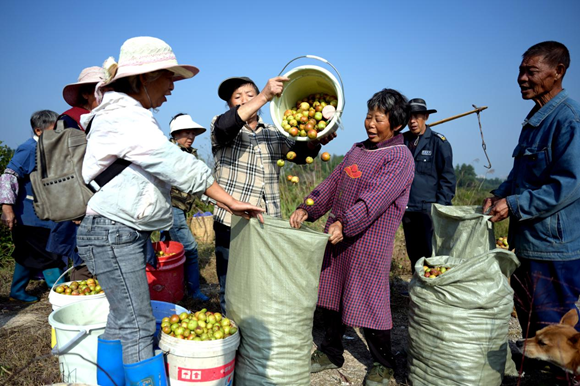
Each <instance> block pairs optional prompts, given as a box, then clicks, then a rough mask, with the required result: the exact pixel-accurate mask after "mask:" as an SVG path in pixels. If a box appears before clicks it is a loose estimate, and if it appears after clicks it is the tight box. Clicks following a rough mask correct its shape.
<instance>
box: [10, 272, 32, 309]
mask: <svg viewBox="0 0 580 386" xmlns="http://www.w3.org/2000/svg"><path fill="white" fill-rule="evenodd" d="M29 281H30V270H29V269H28V268H26V267H24V266H23V265H20V264H18V263H15V265H14V274H13V275H12V286H11V287H10V300H19V301H21V302H25V303H34V302H37V301H38V298H37V297H36V296H32V295H29V294H27V293H26V291H25V289H26V286H27V285H28V282H29Z"/></svg>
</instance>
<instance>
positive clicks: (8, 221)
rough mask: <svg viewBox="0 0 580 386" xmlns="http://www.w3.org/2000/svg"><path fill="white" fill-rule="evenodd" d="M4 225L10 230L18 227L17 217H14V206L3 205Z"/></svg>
mask: <svg viewBox="0 0 580 386" xmlns="http://www.w3.org/2000/svg"><path fill="white" fill-rule="evenodd" d="M2 224H4V225H5V226H6V227H8V229H9V230H12V228H14V225H16V216H15V215H14V209H13V208H12V205H8V204H4V205H2Z"/></svg>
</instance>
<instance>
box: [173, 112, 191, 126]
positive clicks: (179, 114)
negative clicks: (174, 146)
mask: <svg viewBox="0 0 580 386" xmlns="http://www.w3.org/2000/svg"><path fill="white" fill-rule="evenodd" d="M182 115H187V114H186V113H177V114H175V115H174V116H173V118H171V120H170V121H169V124H170V125H171V122H173V120H174V119H175V118H177V117H181V116H182Z"/></svg>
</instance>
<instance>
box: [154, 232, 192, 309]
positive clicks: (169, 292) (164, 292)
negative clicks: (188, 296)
mask: <svg viewBox="0 0 580 386" xmlns="http://www.w3.org/2000/svg"><path fill="white" fill-rule="evenodd" d="M153 249H154V250H155V252H159V251H162V252H163V253H164V255H162V256H158V257H157V259H158V261H159V262H158V264H157V269H154V268H153V267H152V266H151V265H149V264H147V269H146V270H147V282H148V283H149V293H150V294H151V300H159V301H162V302H169V303H177V302H178V301H180V300H181V299H183V296H184V295H185V286H184V280H183V264H184V263H185V251H184V250H183V245H182V244H181V243H178V242H176V241H160V242H157V243H153Z"/></svg>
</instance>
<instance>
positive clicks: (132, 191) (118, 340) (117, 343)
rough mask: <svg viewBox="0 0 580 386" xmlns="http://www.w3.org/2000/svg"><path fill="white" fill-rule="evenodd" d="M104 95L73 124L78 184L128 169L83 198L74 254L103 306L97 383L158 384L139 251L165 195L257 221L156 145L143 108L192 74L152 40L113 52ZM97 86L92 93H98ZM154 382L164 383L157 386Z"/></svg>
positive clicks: (161, 373) (164, 211)
mask: <svg viewBox="0 0 580 386" xmlns="http://www.w3.org/2000/svg"><path fill="white" fill-rule="evenodd" d="M104 67H105V71H106V74H105V76H106V80H105V82H104V86H106V87H108V89H109V90H110V91H107V92H105V93H104V95H103V101H102V102H101V104H100V105H99V106H97V107H96V108H95V109H94V110H93V111H91V113H90V114H87V115H84V116H83V117H82V118H81V123H82V124H83V126H85V127H87V126H88V124H89V122H91V129H90V132H89V134H88V136H87V140H88V143H87V150H86V154H85V158H84V162H83V178H84V180H85V182H86V183H87V184H89V183H90V184H91V185H93V186H94V182H93V179H94V178H95V177H96V176H98V175H99V174H100V173H101V172H102V171H103V170H105V169H106V168H107V167H108V166H109V165H111V164H112V163H113V162H115V160H116V159H124V160H126V161H128V162H130V165H129V166H128V167H126V168H125V169H123V170H122V171H121V172H120V174H118V175H117V176H115V177H114V178H113V179H112V180H110V181H109V182H108V183H107V184H106V185H104V186H103V187H101V188H100V189H99V187H98V186H97V187H95V188H97V189H99V190H98V191H97V192H96V193H95V194H94V195H93V196H92V197H91V199H90V201H89V202H88V206H87V214H86V216H85V217H84V219H83V221H82V223H81V225H80V227H79V230H78V233H77V245H78V249H79V255H80V256H81V258H82V259H83V260H84V261H85V263H86V264H87V267H88V268H89V270H90V271H91V272H92V274H93V275H95V276H97V277H98V278H99V283H100V285H101V287H102V288H103V290H104V291H105V294H106V296H107V300H108V301H109V307H110V308H109V316H108V320H107V326H106V329H105V333H104V334H103V335H102V336H101V337H100V338H99V344H98V353H97V356H98V359H97V362H98V364H99V366H100V368H99V370H98V371H97V381H98V384H99V385H108V384H112V383H111V381H110V380H109V378H108V376H107V375H106V374H104V372H102V371H101V369H102V370H104V371H105V372H106V373H107V374H108V375H109V376H110V375H112V376H113V379H114V380H115V383H116V384H125V382H127V383H131V384H133V383H139V384H141V383H140V382H141V381H145V378H144V377H145V376H146V375H147V377H149V376H153V377H154V378H155V382H154V383H153V381H152V380H151V384H155V385H158V384H160V385H164V384H165V383H164V382H166V380H165V365H164V362H163V356H162V355H157V356H154V352H153V340H154V336H153V335H154V333H155V330H156V328H155V327H156V325H155V324H156V323H155V317H154V316H153V312H152V308H151V299H150V296H149V286H148V284H147V276H146V271H145V264H146V253H145V249H146V244H147V242H148V239H149V236H150V234H151V232H152V231H154V230H160V229H169V228H170V227H171V225H172V221H173V217H172V211H171V199H170V190H171V186H176V187H178V188H179V189H180V190H182V191H184V192H190V193H193V194H198V195H201V194H202V193H205V194H206V195H207V196H208V197H211V198H213V199H214V200H216V202H217V203H218V205H220V206H222V207H225V208H228V209H229V210H231V211H232V212H233V213H234V214H236V215H240V216H244V217H246V218H249V217H250V216H259V214H260V213H261V212H262V210H261V209H260V208H258V207H256V206H253V205H250V204H247V203H243V202H240V201H238V200H235V199H233V198H232V197H231V196H230V195H229V194H227V193H226V192H225V191H224V190H223V189H222V188H221V187H220V186H219V185H217V183H215V181H214V179H213V177H212V174H211V170H210V169H209V168H208V167H207V166H206V165H205V164H204V163H203V162H201V161H199V160H197V159H196V158H195V157H191V156H190V155H188V154H186V153H184V152H182V151H181V150H179V148H178V147H177V146H175V145H173V144H172V143H170V142H169V141H167V139H166V138H165V136H164V134H163V131H162V130H161V128H160V127H159V124H158V123H157V121H156V120H155V118H154V117H153V114H152V112H151V111H150V110H149V109H156V108H158V107H159V106H161V105H162V104H163V103H164V102H165V101H166V100H167V99H166V97H167V96H168V95H171V91H172V90H173V83H174V82H175V81H178V80H182V79H188V78H191V77H193V76H194V75H195V74H197V73H198V69H197V68H196V67H193V66H188V65H180V64H178V62H177V59H176V58H175V55H174V53H173V50H172V49H171V47H170V46H169V45H167V43H165V42H164V41H162V40H159V39H157V38H153V37H136V38H132V39H129V40H127V41H126V42H125V43H124V44H123V46H122V47H121V53H120V55H119V62H118V63H116V62H115V61H114V59H113V58H109V59H107V61H105V64H104ZM98 87H100V85H99V86H98ZM159 379H162V380H163V382H161V383H158V380H159Z"/></svg>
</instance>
